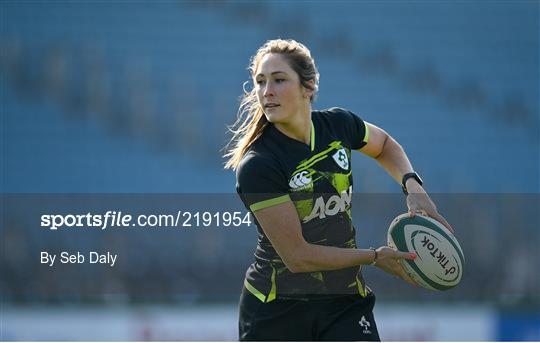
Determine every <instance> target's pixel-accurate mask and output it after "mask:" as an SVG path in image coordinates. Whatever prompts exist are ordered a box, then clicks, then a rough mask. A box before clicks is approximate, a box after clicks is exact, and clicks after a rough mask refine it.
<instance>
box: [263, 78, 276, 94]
mask: <svg viewBox="0 0 540 343" xmlns="http://www.w3.org/2000/svg"><path fill="white" fill-rule="evenodd" d="M263 95H264V96H265V97H268V96H273V95H274V88H273V87H272V86H271V85H270V82H267V83H266V85H265V87H264V92H263Z"/></svg>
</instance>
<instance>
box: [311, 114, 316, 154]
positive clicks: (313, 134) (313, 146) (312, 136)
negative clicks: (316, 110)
mask: <svg viewBox="0 0 540 343" xmlns="http://www.w3.org/2000/svg"><path fill="white" fill-rule="evenodd" d="M313 150H315V126H313V121H311V151H313Z"/></svg>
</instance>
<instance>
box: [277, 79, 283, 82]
mask: <svg viewBox="0 0 540 343" xmlns="http://www.w3.org/2000/svg"><path fill="white" fill-rule="evenodd" d="M283 81H285V79H276V82H277V83H281V82H283Z"/></svg>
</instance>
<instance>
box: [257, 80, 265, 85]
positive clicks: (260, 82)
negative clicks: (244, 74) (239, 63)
mask: <svg viewBox="0 0 540 343" xmlns="http://www.w3.org/2000/svg"><path fill="white" fill-rule="evenodd" d="M263 82H264V81H263V80H257V81H255V83H256V84H258V85H262V84H263Z"/></svg>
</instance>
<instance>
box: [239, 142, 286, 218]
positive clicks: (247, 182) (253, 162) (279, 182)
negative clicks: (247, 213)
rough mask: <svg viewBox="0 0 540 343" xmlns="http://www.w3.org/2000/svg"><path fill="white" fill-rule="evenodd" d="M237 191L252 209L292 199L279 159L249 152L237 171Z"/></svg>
mask: <svg viewBox="0 0 540 343" xmlns="http://www.w3.org/2000/svg"><path fill="white" fill-rule="evenodd" d="M236 191H237V192H238V194H239V195H240V198H241V199H242V201H243V202H244V205H245V206H246V207H247V208H249V209H250V210H251V211H257V210H260V209H263V208H266V207H270V206H274V205H278V204H281V203H284V202H287V201H290V200H291V198H290V196H289V193H288V191H289V189H288V186H287V179H286V177H285V175H284V173H283V172H282V171H280V168H279V164H278V163H277V161H273V160H272V159H270V158H267V157H264V156H261V155H257V154H254V153H248V154H247V155H246V156H245V157H244V158H243V159H242V162H241V163H240V165H239V166H238V169H237V171H236Z"/></svg>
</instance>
